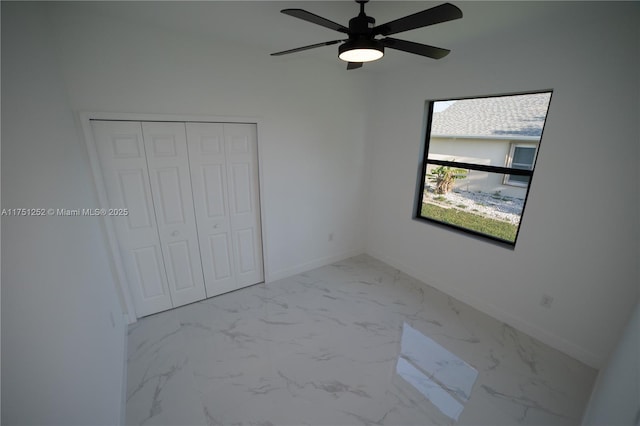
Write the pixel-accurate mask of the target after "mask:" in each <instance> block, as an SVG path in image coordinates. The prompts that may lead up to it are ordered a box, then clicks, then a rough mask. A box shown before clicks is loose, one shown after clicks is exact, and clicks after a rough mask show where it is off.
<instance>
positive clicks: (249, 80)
mask: <svg viewBox="0 0 640 426" xmlns="http://www.w3.org/2000/svg"><path fill="white" fill-rule="evenodd" d="M150 7H153V5H151V6H150ZM50 10H51V22H52V25H53V26H54V32H53V34H54V36H55V42H56V45H57V49H56V52H57V54H58V57H59V59H60V63H61V64H62V69H63V73H64V76H65V80H66V86H67V90H68V93H69V97H70V102H71V106H72V109H74V110H76V111H82V110H85V111H109V112H139V113H164V114H196V115H214V116H256V117H259V118H260V119H261V126H260V127H259V128H258V132H259V135H258V149H259V155H260V156H261V160H262V162H261V165H262V166H263V167H262V170H261V172H262V174H261V178H262V185H263V189H264V192H263V193H262V194H261V195H262V201H263V206H264V207H265V209H264V210H265V211H264V215H265V219H266V220H265V222H266V223H264V224H263V229H264V232H265V237H266V238H265V240H264V242H265V248H266V250H265V253H266V256H267V257H266V259H265V260H266V265H265V266H266V272H267V274H268V275H267V277H268V279H271V280H273V279H277V278H279V277H284V276H288V275H291V274H293V273H296V272H299V271H302V270H306V269H310V268H312V267H314V266H319V265H323V264H325V263H327V262H329V261H331V260H335V259H340V258H344V257H346V256H349V255H353V254H358V253H362V252H363V250H364V243H363V239H362V237H361V235H362V231H363V226H362V225H361V222H362V221H361V220H360V214H361V212H362V209H363V205H364V189H363V188H364V185H365V182H364V175H363V168H364V113H363V112H362V109H363V108H362V106H363V93H364V90H363V83H361V81H360V80H359V79H358V78H357V77H356V76H354V75H348V74H346V72H345V71H344V69H343V67H335V66H327V64H324V63H313V62H311V61H297V60H295V59H294V60H289V61H286V60H281V59H277V58H273V57H270V56H269V55H268V54H267V52H265V51H263V50H259V49H255V48H252V47H248V46H241V45H233V44H230V43H228V42H225V41H220V40H216V39H213V38H209V39H207V38H206V37H200V36H196V35H189V34H186V33H179V32H172V31H171V30H166V29H164V28H162V27H154V26H153V25H141V24H140V23H138V22H135V21H131V22H130V21H128V20H119V19H117V18H108V17H101V16H100V15H96V14H95V13H93V11H92V6H91V4H90V3H89V4H78V3H73V2H70V3H68V4H62V3H56V4H55V5H52V6H51V7H50ZM330 233H332V234H333V240H332V241H331V242H329V241H328V236H329V234H330Z"/></svg>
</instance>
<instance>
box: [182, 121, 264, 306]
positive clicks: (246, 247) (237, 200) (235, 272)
mask: <svg viewBox="0 0 640 426" xmlns="http://www.w3.org/2000/svg"><path fill="white" fill-rule="evenodd" d="M187 140H188V146H189V161H190V164H191V181H192V185H193V194H194V204H195V211H196V217H197V220H198V238H199V240H200V250H201V254H202V266H203V270H204V276H205V283H206V287H207V294H208V295H209V296H215V295H218V294H221V293H226V292H228V291H231V290H235V289H238V288H241V287H245V286H248V285H252V284H255V283H258V282H261V281H263V267H262V238H261V235H262V232H261V229H260V210H259V206H260V199H259V191H258V156H257V139H256V126H255V125H254V124H235V123H233V124H232V123H224V124H223V123H187Z"/></svg>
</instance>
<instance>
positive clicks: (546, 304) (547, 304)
mask: <svg viewBox="0 0 640 426" xmlns="http://www.w3.org/2000/svg"><path fill="white" fill-rule="evenodd" d="M552 303H553V297H551V296H549V295H548V294H543V295H542V298H540V306H542V307H543V308H547V309H549V308H551V304H552Z"/></svg>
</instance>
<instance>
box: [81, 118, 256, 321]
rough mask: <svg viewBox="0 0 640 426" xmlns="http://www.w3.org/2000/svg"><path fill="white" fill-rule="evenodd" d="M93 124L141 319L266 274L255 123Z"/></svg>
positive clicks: (128, 274)
mask: <svg viewBox="0 0 640 426" xmlns="http://www.w3.org/2000/svg"><path fill="white" fill-rule="evenodd" d="M92 127H93V133H94V142H95V145H96V149H97V152H98V157H99V161H100V167H101V172H102V176H103V180H104V184H105V189H106V192H107V198H108V201H109V206H108V207H111V208H127V209H128V210H129V215H128V216H115V217H112V218H111V219H112V221H113V223H114V226H115V229H116V234H117V235H116V237H117V240H118V244H119V247H120V254H121V257H122V260H123V264H124V267H125V273H126V276H127V280H128V282H129V288H130V290H131V293H132V296H133V299H134V303H135V306H136V313H137V316H139V317H140V316H145V315H149V314H152V313H155V312H160V311H163V310H166V309H170V308H172V307H177V306H181V305H184V304H187V303H191V302H194V301H197V300H201V299H204V298H206V297H211V296H215V295H218V294H222V293H225V292H228V291H231V290H235V289H238V288H241V287H245V286H248V285H252V284H256V283H259V282H261V281H263V265H262V240H261V229H260V211H259V191H258V167H257V140H256V127H255V125H253V124H217V123H175V122H171V123H165V122H142V123H141V122H133V121H97V120H96V121H92Z"/></svg>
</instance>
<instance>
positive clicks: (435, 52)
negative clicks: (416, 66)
mask: <svg viewBox="0 0 640 426" xmlns="http://www.w3.org/2000/svg"><path fill="white" fill-rule="evenodd" d="M380 41H381V42H382V44H383V45H384V46H385V47H388V48H390V49H396V50H402V51H403V52H409V53H414V54H416V55H421V56H426V57H427V58H433V59H440V58H444V57H445V56H447V55H448V54H449V52H451V51H450V50H449V49H442V48H440V47H434V46H429V45H427V44H420V43H414V42H412V41H406V40H398V39H397V38H391V37H387V38H383V39H382V40H380Z"/></svg>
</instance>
